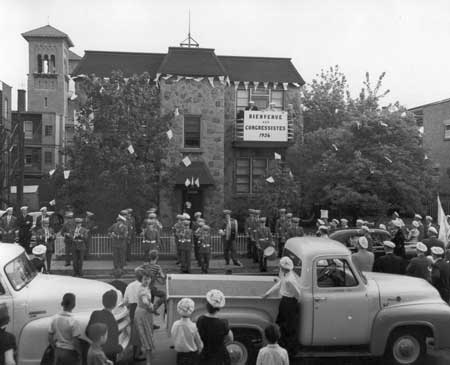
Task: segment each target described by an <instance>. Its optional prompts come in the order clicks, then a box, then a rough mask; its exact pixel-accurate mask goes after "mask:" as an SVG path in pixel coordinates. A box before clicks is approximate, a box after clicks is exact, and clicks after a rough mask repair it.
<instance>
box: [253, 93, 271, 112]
mask: <svg viewBox="0 0 450 365" xmlns="http://www.w3.org/2000/svg"><path fill="white" fill-rule="evenodd" d="M250 100H252V101H254V102H255V106H256V107H257V108H258V109H259V110H265V109H267V108H268V107H269V102H270V90H269V89H257V90H253V89H251V96H250Z"/></svg>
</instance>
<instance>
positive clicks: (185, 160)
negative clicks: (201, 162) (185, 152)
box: [182, 156, 192, 167]
mask: <svg viewBox="0 0 450 365" xmlns="http://www.w3.org/2000/svg"><path fill="white" fill-rule="evenodd" d="M182 161H183V163H184V166H186V167H189V166H190V165H191V163H192V162H191V159H190V158H189V156H186V157H185V158H183V160H182Z"/></svg>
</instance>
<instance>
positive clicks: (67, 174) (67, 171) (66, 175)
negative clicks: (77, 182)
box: [64, 170, 70, 180]
mask: <svg viewBox="0 0 450 365" xmlns="http://www.w3.org/2000/svg"><path fill="white" fill-rule="evenodd" d="M69 176H70V170H64V179H66V180H67V179H68V178H69Z"/></svg>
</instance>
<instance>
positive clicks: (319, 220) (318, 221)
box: [317, 219, 325, 226]
mask: <svg viewBox="0 0 450 365" xmlns="http://www.w3.org/2000/svg"><path fill="white" fill-rule="evenodd" d="M317 223H319V224H320V225H321V226H324V225H325V222H324V221H323V220H322V219H318V220H317Z"/></svg>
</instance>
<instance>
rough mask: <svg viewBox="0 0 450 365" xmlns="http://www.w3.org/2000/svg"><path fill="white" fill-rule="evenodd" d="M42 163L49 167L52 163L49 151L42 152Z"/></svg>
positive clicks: (51, 155)
mask: <svg viewBox="0 0 450 365" xmlns="http://www.w3.org/2000/svg"><path fill="white" fill-rule="evenodd" d="M44 163H45V164H47V165H50V164H52V163H53V154H52V152H51V151H45V152H44Z"/></svg>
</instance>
